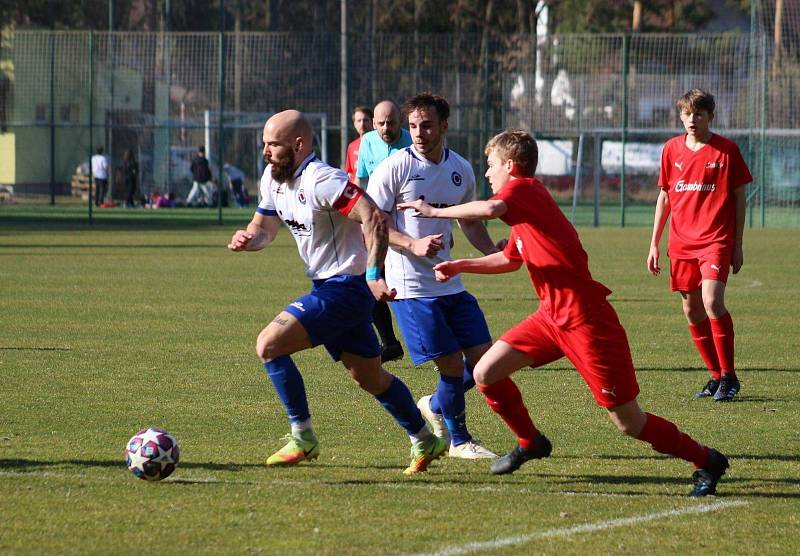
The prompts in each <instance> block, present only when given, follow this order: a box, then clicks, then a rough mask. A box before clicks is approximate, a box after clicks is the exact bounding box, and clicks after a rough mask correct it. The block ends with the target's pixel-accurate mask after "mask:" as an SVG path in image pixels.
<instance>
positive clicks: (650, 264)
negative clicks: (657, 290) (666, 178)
mask: <svg viewBox="0 0 800 556" xmlns="http://www.w3.org/2000/svg"><path fill="white" fill-rule="evenodd" d="M669 213H670V206H669V197H668V196H667V192H666V191H665V190H663V189H662V190H661V192H660V193H659V194H658V199H656V213H655V216H654V217H653V235H652V237H651V238H650V251H649V252H648V254H647V270H648V271H650V274H652V275H653V276H658V275H659V274H660V273H661V266H660V265H659V257H660V254H659V251H658V244H659V243H660V242H661V235H662V234H663V233H664V224H666V222H667V218H668V217H669Z"/></svg>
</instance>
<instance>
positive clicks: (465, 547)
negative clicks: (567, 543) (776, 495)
mask: <svg viewBox="0 0 800 556" xmlns="http://www.w3.org/2000/svg"><path fill="white" fill-rule="evenodd" d="M747 504H749V502H746V501H744V500H720V501H718V502H712V503H710V504H700V505H698V506H690V507H687V508H680V509H676V510H667V511H663V512H656V513H652V514H644V515H636V516H632V517H623V518H619V519H609V520H607V521H598V522H596V523H584V524H583V525H575V526H573V527H559V528H556V529H547V530H545V531H536V532H534V533H529V534H527V535H518V536H514V537H505V538H498V539H493V540H490V541H476V542H470V543H466V544H462V545H458V546H448V547H445V548H443V549H441V550H438V551H436V552H432V553H429V554H428V555H427V556H456V555H458V554H467V553H469V552H476V551H478V550H496V549H498V548H503V547H506V546H514V545H520V544H526V543H529V542H531V541H534V540H538V539H547V538H554V537H569V536H571V535H578V534H581V533H593V532H595V531H603V530H605V529H614V528H617V527H626V526H628V525H636V524H639V523H645V522H648V521H655V520H657V519H662V518H671V517H676V516H682V515H688V514H702V513H708V512H715V511H717V510H723V509H725V508H731V507H734V506H744V505H747Z"/></svg>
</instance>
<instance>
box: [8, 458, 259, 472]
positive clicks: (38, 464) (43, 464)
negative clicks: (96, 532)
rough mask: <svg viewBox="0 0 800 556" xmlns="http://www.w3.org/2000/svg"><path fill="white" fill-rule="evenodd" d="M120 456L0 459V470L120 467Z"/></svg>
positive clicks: (186, 465)
mask: <svg viewBox="0 0 800 556" xmlns="http://www.w3.org/2000/svg"><path fill="white" fill-rule="evenodd" d="M124 464H125V463H124V460H123V459H122V457H120V459H114V460H92V459H66V460H54V461H45V460H31V459H0V470H4V471H19V472H26V471H28V472H32V471H36V470H38V469H50V468H55V467H69V466H80V467H120V466H122V465H124ZM179 466H180V468H181V469H205V470H207V471H232V472H236V471H241V470H242V469H250V468H259V467H265V466H264V464H261V463H232V462H231V463H214V462H206V463H195V462H191V461H189V462H183V461H182V462H180V465H179Z"/></svg>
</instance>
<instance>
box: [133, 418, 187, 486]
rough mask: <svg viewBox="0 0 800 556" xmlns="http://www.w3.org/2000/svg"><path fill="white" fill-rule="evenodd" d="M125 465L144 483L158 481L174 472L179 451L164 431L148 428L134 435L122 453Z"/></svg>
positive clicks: (176, 443)
mask: <svg viewBox="0 0 800 556" xmlns="http://www.w3.org/2000/svg"><path fill="white" fill-rule="evenodd" d="M123 455H124V456H125V465H127V466H128V469H130V471H131V473H133V474H134V475H135V476H136V477H139V478H140V479H144V480H145V481H160V480H161V479H164V478H166V477H169V475H170V474H171V473H172V472H173V471H175V466H177V465H178V457H179V456H180V449H179V448H178V441H177V440H175V437H174V436H172V435H171V434H170V433H168V432H167V431H165V430H164V429H159V428H157V427H150V428H147V429H142V430H140V431H139V432H137V433H136V434H134V435H133V436H132V437H131V439H130V440H129V441H128V445H127V446H125V450H124V451H123Z"/></svg>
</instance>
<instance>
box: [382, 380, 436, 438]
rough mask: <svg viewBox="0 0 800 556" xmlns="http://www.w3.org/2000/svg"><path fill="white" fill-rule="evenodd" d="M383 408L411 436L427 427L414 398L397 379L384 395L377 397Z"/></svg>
mask: <svg viewBox="0 0 800 556" xmlns="http://www.w3.org/2000/svg"><path fill="white" fill-rule="evenodd" d="M375 399H376V400H378V401H379V402H380V404H381V405H382V406H383V408H384V409H385V410H386V411H388V412H389V413H390V414H391V416H392V417H394V420H395V421H397V424H399V425H400V426H401V427H403V428H404V429H405V431H406V432H407V433H408V435H409V436H411V435H416V434H417V433H419V431H420V430H422V429H423V428H424V427H425V426H426V425H425V419H423V418H422V415H420V413H419V410H418V409H417V405H416V404H415V403H414V396H412V395H411V391H410V390H409V389H408V387H407V386H406V385H405V383H404V382H403V381H402V380H400V379H399V378H397V377H396V376H395V377H393V378H392V383H391V384H390V385H389V388H387V389H386V391H385V392H383V393H382V394H378V395H377V396H375Z"/></svg>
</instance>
